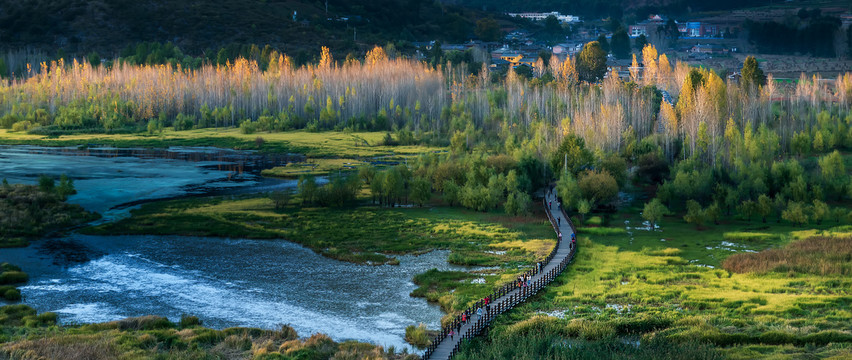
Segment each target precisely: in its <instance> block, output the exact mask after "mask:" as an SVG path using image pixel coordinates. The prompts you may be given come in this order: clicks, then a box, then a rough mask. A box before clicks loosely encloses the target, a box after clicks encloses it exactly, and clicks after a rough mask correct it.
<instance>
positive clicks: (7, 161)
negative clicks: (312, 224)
mask: <svg viewBox="0 0 852 360" xmlns="http://www.w3.org/2000/svg"><path fill="white" fill-rule="evenodd" d="M105 154H106V155H105ZM271 161H272V163H276V164H277V163H280V162H283V161H293V159H273V160H271ZM268 166H271V163H270V159H262V158H260V157H259V156H257V155H253V154H246V153H240V152H230V151H224V152H223V151H222V150H218V149H203V148H178V149H172V150H171V151H163V150H157V151H153V152H151V151H147V150H134V151H126V150H122V151H118V150H115V149H111V150H92V149H86V150H85V151H80V150H77V149H63V150H61V151H58V150H57V149H49V148H38V147H30V146H15V147H0V169H2V170H0V177H4V178H8V179H9V181H10V182H12V183H16V182H25V183H34V182H36V181H37V178H38V175H40V174H47V175H51V176H57V177H58V175H59V174H68V176H69V177H71V178H72V179H74V181H75V186H76V188H77V190H78V194H76V195H74V196H72V197H70V198H69V201H70V202H72V203H77V204H80V205H82V206H83V207H85V208H87V209H89V210H92V211H98V212H100V213H102V214H105V221H110V220H113V219H115V218H120V217H122V216H126V215H127V213H128V209H130V208H132V207H133V206H131V205H133V204H137V203H139V202H144V201H150V200H153V199H161V198H175V197H182V196H193V195H202V194H230V193H245V192H256V191H269V190H272V189H279V188H286V187H292V186H295V183H294V182H293V181H287V180H276V179H265V178H261V177H260V176H258V173H259V171H260V169H262V168H264V167H268ZM447 255H448V254H447V253H446V252H443V251H434V252H431V253H428V254H425V255H420V256H400V257H399V259H400V265H398V266H391V265H383V266H364V265H356V264H350V263H345V262H341V261H337V260H332V259H328V258H325V257H322V256H320V255H317V254H316V253H314V252H313V251H311V250H309V249H306V248H304V247H302V246H300V245H297V244H294V243H290V242H287V241H285V240H283V239H282V240H248V239H222V238H199V237H180V236H85V235H80V234H71V235H69V236H67V237H64V238H51V239H42V240H38V241H34V242H33V244H32V245H31V246H30V247H28V248H21V249H0V261H8V262H11V263H15V264H18V265H20V266H21V267H23V268H24V270H25V271H27V272H28V273H29V274H30V281H29V282H28V283H27V284H26V285H25V286H23V287H21V288H20V289H21V292H22V295H23V303H25V304H28V305H30V306H33V307H35V308H36V309H38V310H39V311H53V312H57V313H59V314H60V319H61V321H63V322H65V323H90V322H103V321H111V320H117V319H122V318H125V317H129V316H141V315H149V314H153V315H161V316H167V317H169V318H170V319H171V320H173V321H176V320H177V319H179V317H180V315H182V314H191V315H196V316H198V317H199V318H201V320H202V321H203V323H204V324H205V325H207V326H210V327H214V328H225V327H232V326H251V327H261V328H271V329H274V328H277V327H279V326H280V325H283V324H289V325H291V326H293V327H294V328H295V329H296V330H297V331H298V332H299V333H300V334H301V335H303V336H307V335H310V334H312V333H316V332H322V333H326V334H329V335H330V336H332V337H333V338H335V339H337V340H347V339H354V340H360V341H368V342H372V343H375V344H379V345H385V346H391V345H392V346H396V347H397V348H403V347H406V348H407V347H408V346H407V345H406V344H405V342H404V341H403V336H404V328H405V326H407V325H411V324H417V323H421V322H422V323H425V324H427V325H428V326H430V327H432V328H435V327H438V325H439V320H440V317H441V315H442V313H441V311H440V309H439V308H438V307H437V306H435V305H431V304H428V303H426V301H425V300H422V299H416V298H411V297H409V296H408V294H409V293H410V292H411V291H412V290H414V288H415V287H416V286H415V285H414V284H413V283H412V282H411V278H412V277H413V276H414V275H416V274H418V273H421V272H424V271H426V270H428V269H431V268H438V269H444V270H449V269H459V268H458V267H454V266H451V265H449V264H447V262H446V259H447Z"/></svg>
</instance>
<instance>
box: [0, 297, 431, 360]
mask: <svg viewBox="0 0 852 360" xmlns="http://www.w3.org/2000/svg"><path fill="white" fill-rule="evenodd" d="M57 318H58V317H57V315H56V314H54V313H49V312H48V313H41V314H36V311H35V310H33V309H32V308H30V307H28V306H25V305H14V306H5V307H2V308H0V355H3V356H7V357H11V358H27V359H29V358H48V359H87V360H100V359H104V360H112V359H117V358H134V359H135V358H170V359H174V358H181V359H209V358H215V359H218V358H251V359H267V360H269V359H327V358H345V359H362V358H367V357H369V358H373V359H388V360H403V359H404V360H413V359H418V358H419V357H418V356H417V355H412V354H408V352H407V351H402V352H398V351H396V350H395V349H393V348H388V349H385V348H382V347H381V346H375V345H373V344H367V343H361V342H355V341H345V342H335V341H333V340H332V339H331V338H329V337H328V336H326V335H323V334H314V335H312V336H310V337H307V338H305V337H300V336H299V334H298V333H297V332H296V331H295V330H294V329H293V328H291V327H289V326H287V325H283V326H281V327H280V328H279V329H278V330H268V329H258V328H244V327H234V328H227V329H223V330H214V329H210V328H206V327H203V326H202V324H201V321H199V320H198V318H196V317H194V316H183V317H181V318H180V321H178V322H171V321H169V319H166V318H163V317H158V316H143V317H136V318H127V319H124V320H119V321H112V322H107V323H99V324H87V325H74V326H59V325H57V322H56V321H57Z"/></svg>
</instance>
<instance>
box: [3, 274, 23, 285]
mask: <svg viewBox="0 0 852 360" xmlns="http://www.w3.org/2000/svg"><path fill="white" fill-rule="evenodd" d="M27 280H29V276H28V275H27V273H25V272H21V271H6V272H3V273H2V274H0V284H3V285H5V284H17V283H23V282H27Z"/></svg>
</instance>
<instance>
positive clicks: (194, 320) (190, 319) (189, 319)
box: [180, 315, 201, 328]
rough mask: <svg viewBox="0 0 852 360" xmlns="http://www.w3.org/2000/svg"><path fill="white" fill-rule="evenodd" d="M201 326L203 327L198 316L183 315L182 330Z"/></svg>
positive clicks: (181, 320) (181, 319)
mask: <svg viewBox="0 0 852 360" xmlns="http://www.w3.org/2000/svg"><path fill="white" fill-rule="evenodd" d="M199 325H201V319H199V318H198V316H192V315H181V317H180V327H182V328H186V327H192V326H199Z"/></svg>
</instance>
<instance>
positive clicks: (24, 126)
mask: <svg viewBox="0 0 852 360" xmlns="http://www.w3.org/2000/svg"><path fill="white" fill-rule="evenodd" d="M32 127H33V123H31V122H29V121H28V120H24V121H18V122H16V123H14V124H12V131H27V130H29V129H30V128H32Z"/></svg>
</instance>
